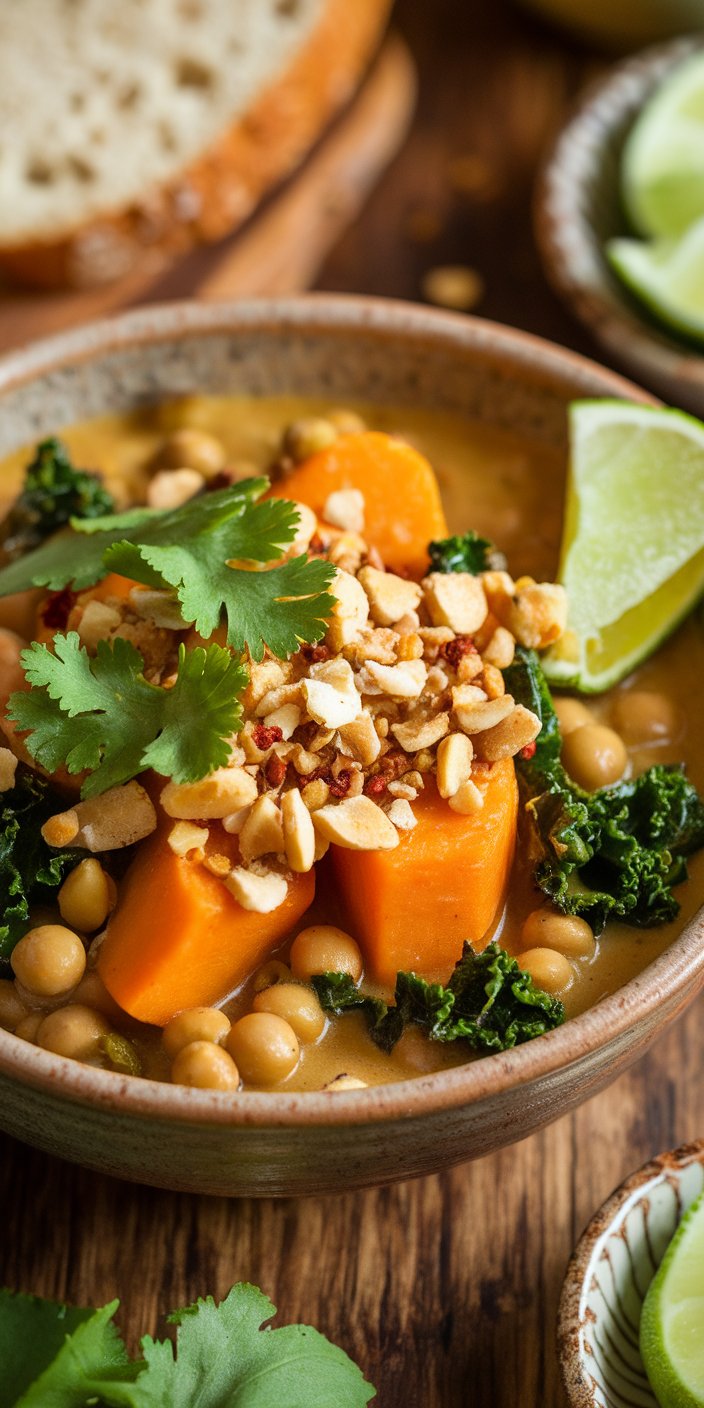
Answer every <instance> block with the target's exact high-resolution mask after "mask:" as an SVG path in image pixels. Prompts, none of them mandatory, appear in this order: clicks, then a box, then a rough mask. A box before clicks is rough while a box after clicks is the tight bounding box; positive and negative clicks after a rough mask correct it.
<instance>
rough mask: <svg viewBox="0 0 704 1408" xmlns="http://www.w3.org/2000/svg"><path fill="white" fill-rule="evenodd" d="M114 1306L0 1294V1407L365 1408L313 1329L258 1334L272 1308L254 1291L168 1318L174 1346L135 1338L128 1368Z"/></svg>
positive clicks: (339, 1353) (349, 1368) (242, 1290)
mask: <svg viewBox="0 0 704 1408" xmlns="http://www.w3.org/2000/svg"><path fill="white" fill-rule="evenodd" d="M118 1304H119V1302H118V1301H112V1302H111V1303H110V1304H109V1305H106V1306H104V1307H103V1308H102V1310H96V1311H87V1310H72V1309H69V1308H67V1307H65V1306H60V1305H56V1304H54V1303H53V1302H52V1301H46V1300H41V1299H40V1298H39V1297H35V1296H20V1295H13V1294H12V1293H11V1292H10V1291H0V1363H2V1367H3V1374H2V1376H1V1377H2V1381H1V1382H0V1408H46V1405H47V1404H49V1403H50V1404H51V1405H52V1408H77V1405H78V1404H83V1403H88V1402H90V1403H95V1404H96V1405H99V1408H195V1405H196V1403H197V1404H198V1408H239V1405H244V1404H245V1403H246V1405H247V1408H279V1405H281V1404H285V1405H286V1408H328V1405H330V1404H333V1403H334V1404H335V1408H365V1405H366V1404H367V1403H369V1401H370V1399H371V1398H373V1397H374V1389H373V1388H372V1387H371V1385H370V1384H368V1383H367V1381H366V1380H365V1379H364V1378H363V1376H362V1373H361V1371H360V1370H359V1369H358V1368H357V1365H356V1364H354V1363H353V1362H352V1360H351V1359H349V1358H348V1356H347V1355H346V1354H345V1353H344V1350H342V1349H339V1348H338V1346H337V1345H334V1344H331V1343H330V1341H329V1340H327V1339H326V1338H325V1336H324V1335H321V1334H319V1332H318V1331H317V1330H313V1329H311V1328H310V1326H308V1325H283V1326H281V1327H279V1328H277V1329H273V1330H272V1329H270V1328H266V1329H265V1328H264V1325H265V1322H266V1321H267V1320H269V1319H271V1317H272V1316H273V1315H275V1314H276V1309H275V1307H274V1306H273V1305H272V1303H271V1301H270V1300H269V1299H268V1297H267V1296H265V1295H264V1294H263V1292H262V1291H260V1290H259V1289H258V1288H257V1287H256V1286H250V1285H247V1284H246V1283H244V1282H240V1283H239V1284H238V1285H236V1286H233V1288H232V1290H231V1291H230V1293H229V1295H228V1296H226V1298H225V1300H224V1301H222V1302H221V1304H220V1305H217V1304H216V1302H215V1301H214V1300H213V1299H212V1297H211V1296H208V1297H207V1299H204V1300H198V1301H196V1303H195V1304H194V1305H190V1306H187V1307H186V1308H185V1309H183V1310H177V1311H175V1312H174V1313H173V1314H172V1315H171V1316H169V1321H170V1323H171V1324H173V1325H175V1326H176V1347H175V1348H174V1345H173V1343H172V1341H171V1340H154V1339H152V1338H151V1336H150V1335H145V1336H144V1338H143V1339H142V1342H141V1350H142V1357H141V1358H140V1359H138V1360H131V1359H130V1358H129V1357H128V1355H127V1352H126V1350H125V1347H124V1344H123V1341H122V1338H121V1336H120V1333H119V1331H118V1329H117V1327H116V1326H115V1324H114V1320H113V1316H114V1315H115V1312H116V1310H117V1308H118Z"/></svg>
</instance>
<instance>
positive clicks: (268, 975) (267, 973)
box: [252, 958, 291, 992]
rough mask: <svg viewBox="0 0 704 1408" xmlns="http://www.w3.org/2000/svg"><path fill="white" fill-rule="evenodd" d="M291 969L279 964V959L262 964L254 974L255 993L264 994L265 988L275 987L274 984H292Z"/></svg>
mask: <svg viewBox="0 0 704 1408" xmlns="http://www.w3.org/2000/svg"><path fill="white" fill-rule="evenodd" d="M290 981H291V969H290V968H287V967H286V964H285V963H281V962H279V959H278V958H271V959H270V960H269V962H268V963H264V964H262V967H261V968H258V969H257V972H256V973H255V974H254V982H253V984H252V986H253V988H254V991H255V992H263V991H264V989H265V988H270V987H273V985H274V983H290Z"/></svg>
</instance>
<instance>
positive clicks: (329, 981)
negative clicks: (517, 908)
mask: <svg viewBox="0 0 704 1408" xmlns="http://www.w3.org/2000/svg"><path fill="white" fill-rule="evenodd" d="M313 985H314V987H315V990H316V992H317V994H318V998H319V1000H320V1004H321V1006H322V1007H323V1008H324V1010H325V1011H326V1012H330V1013H332V1014H334V1015H335V1016H338V1017H339V1016H341V1015H342V1014H343V1013H345V1012H351V1011H354V1010H355V1009H356V1010H360V1011H362V1012H363V1014H364V1016H365V1017H366V1019H367V1021H368V1023H369V1029H370V1034H371V1036H372V1038H373V1040H374V1041H375V1042H376V1044H377V1046H380V1047H381V1048H382V1050H384V1051H387V1052H388V1051H391V1050H392V1049H393V1047H394V1046H395V1045H396V1042H397V1041H398V1039H399V1037H400V1036H401V1035H402V1034H403V1032H404V1031H405V1029H406V1027H408V1026H410V1025H415V1026H418V1027H421V1028H422V1029H423V1030H424V1031H425V1032H427V1035H428V1036H429V1037H430V1038H431V1040H432V1041H443V1042H448V1041H466V1042H468V1043H469V1045H470V1046H471V1047H472V1048H473V1049H474V1050H475V1051H507V1050H508V1049H509V1047H512V1046H517V1045H518V1044H519V1043H520V1042H523V1041H530V1040H531V1039H532V1038H533V1037H535V1036H542V1035H543V1034H544V1033H545V1032H547V1031H550V1030H552V1028H553V1027H557V1026H559V1025H560V1023H561V1022H563V1021H564V1017H565V1012H564V1008H563V1006H562V1003H561V1002H560V1001H559V999H558V998H556V997H551V996H550V994H549V993H546V992H543V991H542V989H541V988H538V987H536V985H535V983H534V982H533V979H532V978H531V977H530V976H529V975H528V973H524V972H523V971H522V969H520V968H519V966H518V964H517V962H516V960H515V958H512V957H511V955H510V954H508V953H506V951H505V949H502V948H499V946H498V944H495V943H493V944H489V946H488V948H485V949H484V952H483V953H475V951H474V949H473V948H472V947H471V945H470V944H468V943H466V944H465V945H464V950H463V953H462V957H461V958H460V960H459V962H458V963H457V964H456V966H455V969H454V972H453V974H452V977H451V978H450V980H449V982H448V984H447V986H446V987H445V986H443V984H442V983H428V982H426V981H425V979H424V978H419V977H417V976H416V974H415V973H399V974H398V975H397V978H396V991H395V993H394V1002H393V1004H391V1005H387V1004H386V1003H385V1002H382V1001H381V999H380V998H377V997H370V996H368V995H366V994H365V993H363V992H360V990H359V989H358V988H356V987H355V985H354V982H353V980H352V978H351V977H350V976H349V974H347V973H324V974H321V975H320V976H319V977H315V978H313Z"/></svg>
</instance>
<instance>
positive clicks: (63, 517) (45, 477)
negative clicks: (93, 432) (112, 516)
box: [0, 438, 113, 561]
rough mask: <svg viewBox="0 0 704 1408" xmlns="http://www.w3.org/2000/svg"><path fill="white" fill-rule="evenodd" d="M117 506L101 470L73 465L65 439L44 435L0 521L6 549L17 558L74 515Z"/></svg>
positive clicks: (85, 515) (84, 515)
mask: <svg viewBox="0 0 704 1408" xmlns="http://www.w3.org/2000/svg"><path fill="white" fill-rule="evenodd" d="M112 507H113V500H112V496H111V495H110V494H109V493H108V491H107V489H105V488H104V487H103V485H102V484H101V482H100V479H99V477H98V476H97V475H95V474H88V473H87V472H86V471H85V470H80V469H74V466H73V464H72V463H71V457H70V455H69V452H68V450H67V449H66V446H65V445H63V444H62V442H61V441H60V440H57V439H54V438H52V439H49V440H43V441H42V442H41V444H40V445H38V446H37V449H36V452H35V456H34V459H33V460H32V461H31V463H30V464H28V465H27V469H26V471H25V481H24V487H23V489H22V492H21V493H20V494H19V495H18V497H17V498H16V499H15V502H14V503H13V504H12V507H11V508H10V511H9V513H8V514H7V515H6V517H5V518H4V520H3V521H2V523H0V542H1V543H2V548H3V553H4V555H5V557H6V559H8V560H11V561H12V560H14V559H15V558H18V557H20V556H21V555H22V554H23V553H26V552H29V551H30V550H31V549H32V548H34V547H36V546H37V544H38V543H40V542H41V541H42V540H43V539H44V538H47V537H48V536H49V534H50V533H55V532H56V530H57V528H61V527H62V526H63V525H64V524H65V523H68V521H69V519H70V518H73V517H76V518H86V519H90V518H97V517H98V515H100V514H106V513H109V512H110V510H111V509H112Z"/></svg>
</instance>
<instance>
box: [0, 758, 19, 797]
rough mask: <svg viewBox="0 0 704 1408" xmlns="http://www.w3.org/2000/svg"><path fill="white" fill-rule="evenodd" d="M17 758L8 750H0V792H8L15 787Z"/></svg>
mask: <svg viewBox="0 0 704 1408" xmlns="http://www.w3.org/2000/svg"><path fill="white" fill-rule="evenodd" d="M16 771H17V758H16V757H15V755H14V753H12V752H11V751H10V749H9V748H0V792H8V791H9V789H10V788H11V787H14V785H15V773H16Z"/></svg>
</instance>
